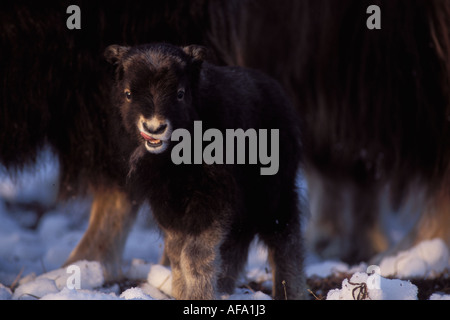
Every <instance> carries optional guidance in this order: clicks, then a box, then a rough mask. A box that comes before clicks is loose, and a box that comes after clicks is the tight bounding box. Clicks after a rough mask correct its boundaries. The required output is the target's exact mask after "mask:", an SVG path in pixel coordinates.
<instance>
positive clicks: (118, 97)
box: [105, 46, 195, 154]
mask: <svg viewBox="0 0 450 320" xmlns="http://www.w3.org/2000/svg"><path fill="white" fill-rule="evenodd" d="M163 49H164V47H163ZM171 49H174V48H173V47H171ZM177 49H178V50H179V52H177V50H175V53H173V54H168V53H166V52H165V51H164V50H161V48H160V47H157V48H156V49H152V48H151V47H146V48H137V49H135V48H127V47H120V46H110V47H108V48H107V50H106V52H105V56H106V57H107V59H108V60H109V61H110V62H112V63H114V64H116V65H117V70H116V86H115V88H114V93H113V99H114V100H115V104H116V105H118V106H119V108H120V113H121V115H122V120H123V125H124V127H125V128H126V130H127V131H128V133H129V134H130V135H131V136H132V137H135V138H136V139H137V141H139V142H140V143H142V144H144V145H145V148H146V149H147V151H148V152H150V153H153V154H159V153H162V152H164V151H166V150H167V149H168V147H169V146H170V144H171V140H170V138H171V134H172V132H173V130H175V129H178V128H187V127H188V126H189V124H192V122H193V118H194V117H195V110H194V107H193V106H192V90H193V86H192V81H193V77H192V66H193V64H192V61H191V56H189V55H188V54H186V53H185V52H184V51H183V50H182V49H179V48H177Z"/></svg>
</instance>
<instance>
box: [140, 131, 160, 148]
mask: <svg viewBox="0 0 450 320" xmlns="http://www.w3.org/2000/svg"><path fill="white" fill-rule="evenodd" d="M140 132H141V136H142V137H143V138H144V139H145V143H146V144H147V146H149V147H151V148H157V147H160V146H162V144H163V142H162V141H161V140H159V139H155V138H153V137H152V136H150V135H148V134H147V133H145V132H142V131H140Z"/></svg>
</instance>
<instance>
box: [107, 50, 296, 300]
mask: <svg viewBox="0 0 450 320" xmlns="http://www.w3.org/2000/svg"><path fill="white" fill-rule="evenodd" d="M105 56H106V58H107V60H108V61H109V62H111V63H113V64H114V65H115V66H116V82H115V85H114V88H113V90H112V101H113V103H114V104H115V106H114V107H115V108H113V109H112V110H111V112H118V113H120V116H121V123H118V124H117V130H119V132H121V133H120V134H122V135H123V136H126V137H127V138H129V145H127V146H124V148H125V149H127V150H128V149H129V148H130V146H132V148H134V152H133V153H132V155H131V157H130V172H129V175H128V178H129V180H128V183H129V186H130V188H131V190H132V193H133V195H134V196H135V197H137V198H139V199H142V200H143V199H146V200H148V201H149V203H150V206H151V208H152V211H153V214H154V216H155V218H156V220H157V222H158V223H159V225H160V227H161V229H162V230H163V231H164V234H165V251H166V254H167V256H168V258H169V260H170V264H171V268H172V272H173V295H174V297H175V298H177V299H214V298H215V297H216V293H217V292H228V293H230V292H232V291H233V289H234V287H235V282H236V279H237V277H238V275H239V273H240V271H241V270H242V269H243V267H244V266H245V263H246V259H247V254H248V249H249V245H250V243H251V241H252V240H253V239H254V237H255V236H256V235H257V236H258V237H259V238H260V239H261V240H262V241H263V242H264V243H265V244H266V245H267V246H268V251H269V260H270V263H271V267H272V272H273V284H274V288H273V295H274V297H275V298H278V299H285V298H288V299H299V298H303V297H304V295H305V284H304V277H303V273H302V240H301V236H300V215H299V208H298V195H297V192H296V186H295V177H296V171H297V169H298V166H299V164H300V160H301V150H300V147H301V145H300V142H299V137H300V134H299V128H298V123H299V121H298V119H297V116H296V113H295V111H294V110H293V109H292V108H291V105H290V104H289V101H288V99H287V98H286V97H285V95H284V94H283V91H282V89H281V87H280V86H279V85H278V83H277V82H276V81H274V80H272V79H271V78H269V77H267V76H265V75H263V74H261V73H259V72H256V71H251V70H248V69H244V68H239V67H218V66H215V65H212V64H209V63H207V62H205V61H204V58H205V49H204V48H203V47H199V46H189V47H185V48H179V47H176V46H172V45H169V44H149V45H141V46H137V47H122V46H118V45H112V46H109V47H108V48H107V49H106V51H105ZM198 124H201V126H202V129H203V130H210V129H211V130H216V131H214V132H216V133H217V132H223V133H224V135H225V132H227V134H228V133H229V129H242V130H241V133H243V134H244V135H245V137H244V138H245V139H246V140H245V141H247V143H246V144H247V146H248V153H247V154H246V156H245V159H244V158H241V160H245V161H241V162H245V164H230V161H226V162H225V161H223V162H222V161H220V159H219V158H216V156H217V154H215V153H217V152H222V151H223V157H222V158H223V159H227V160H230V159H231V157H230V154H232V155H236V156H237V158H238V159H237V161H236V162H237V163H239V157H240V156H239V152H242V150H241V149H242V148H240V147H242V145H241V146H240V147H238V148H234V149H233V148H230V147H229V145H227V146H228V147H225V146H224V147H223V148H222V149H220V148H219V147H218V145H217V144H216V143H219V142H220V141H219V140H220V139H219V137H218V136H215V138H214V139H215V140H214V139H212V138H211V137H209V141H212V140H214V141H212V142H211V145H213V144H216V146H217V148H213V149H216V150H215V151H211V145H209V147H210V149H209V150H210V151H211V156H212V157H213V158H215V159H217V161H212V162H211V161H210V163H206V162H207V161H206V159H203V160H204V161H201V162H200V163H199V162H198V161H197V160H198V155H199V154H198V151H199V149H198V145H197V146H196V145H195V143H198V141H192V142H193V143H192V145H193V147H192V150H193V151H192V154H191V155H192V156H193V161H192V162H191V161H189V159H188V160H186V161H185V162H182V163H181V164H178V163H177V164H176V163H174V162H176V161H174V159H173V157H174V152H175V148H177V149H178V151H179V153H180V154H179V156H180V157H181V158H184V159H187V158H189V156H188V157H187V158H186V154H184V153H185V152H188V150H187V149H185V150H180V144H181V143H184V146H186V145H189V142H188V143H186V141H184V142H182V141H180V142H176V141H175V140H176V139H175V138H174V135H175V133H176V132H177V136H179V137H178V138H177V139H179V138H180V137H181V136H182V135H180V134H178V133H188V134H190V135H191V137H194V138H193V139H192V140H195V139H197V140H198V136H197V137H195V135H198V132H196V130H197V131H198V128H199V127H198ZM265 129H270V132H271V133H274V132H276V133H277V134H278V135H276V136H275V137H278V138H279V141H277V139H271V140H270V141H271V142H269V143H267V145H265V146H264V145H263V144H264V140H265V139H263V138H262V137H261V136H260V137H259V141H258V143H259V145H256V146H255V145H251V144H252V143H254V142H255V140H252V137H251V134H249V132H258V133H262V132H264V131H263V130H265ZM272 129H274V130H272ZM211 130H210V131H209V132H210V133H211V132H213V131H211ZM251 130H254V131H251ZM236 131H237V130H236ZM207 132H208V131H205V135H204V136H203V139H204V140H208V139H207V138H206V136H207V134H206V133H207ZM227 137H228V135H227ZM184 138H185V139H187V138H186V136H185V137H184ZM179 140H180V139H179ZM224 140H225V139H223V141H224ZM236 140H238V138H236ZM266 142H267V141H266ZM224 143H225V142H224ZM205 145H207V144H206V143H205ZM255 147H256V149H255ZM277 147H279V149H277ZM207 148H208V146H206V147H205V151H204V153H203V157H204V156H205V154H206V153H207ZM267 148H268V149H267ZM219 150H222V151H219ZM255 150H258V152H259V154H260V156H261V152H260V151H261V150H265V152H266V153H267V154H269V153H270V152H272V153H275V152H277V151H278V152H279V154H278V156H279V163H278V167H277V170H276V172H275V171H274V172H272V173H271V174H268V175H264V174H261V170H260V169H261V166H258V165H255V164H249V163H251V158H252V157H253V156H254V155H252V152H254V151H255ZM196 152H197V153H196ZM200 152H202V150H200ZM201 155H202V154H200V156H201ZM196 158H197V159H196ZM210 160H211V159H210ZM231 162H233V161H231ZM189 163H192V164H189ZM261 163H262V161H261Z"/></svg>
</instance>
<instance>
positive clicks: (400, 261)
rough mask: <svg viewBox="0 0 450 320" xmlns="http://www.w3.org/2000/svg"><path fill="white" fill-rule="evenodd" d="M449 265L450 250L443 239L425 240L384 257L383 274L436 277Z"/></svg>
mask: <svg viewBox="0 0 450 320" xmlns="http://www.w3.org/2000/svg"><path fill="white" fill-rule="evenodd" d="M448 267H449V251H448V248H447V246H446V244H445V243H444V241H442V240H441V239H433V240H429V241H423V242H421V243H419V244H418V245H417V246H415V247H414V248H412V249H410V250H408V251H402V252H400V253H398V254H397V255H396V256H393V257H388V258H385V259H383V261H382V262H381V263H380V269H381V274H382V275H383V276H394V277H399V278H411V277H413V278H434V277H435V276H436V275H439V274H441V273H443V272H444V271H445V270H446V269H447V268H448Z"/></svg>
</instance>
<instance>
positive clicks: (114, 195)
mask: <svg viewBox="0 0 450 320" xmlns="http://www.w3.org/2000/svg"><path fill="white" fill-rule="evenodd" d="M138 208H139V206H138V205H137V204H133V203H132V201H131V199H130V197H129V195H128V194H127V192H125V191H124V190H123V189H121V188H120V187H118V186H108V187H103V188H100V189H97V190H96V191H95V192H94V200H93V203H92V207H91V216H90V220H89V227H88V229H87V231H86V233H85V234H84V236H83V238H82V239H81V241H80V243H79V244H78V245H77V247H76V248H75V249H74V250H73V251H72V253H71V254H70V256H69V258H68V260H67V261H66V262H65V265H69V264H71V263H74V262H76V261H78V260H92V261H99V262H100V263H101V264H102V266H103V269H104V274H105V279H106V280H107V281H108V280H113V279H117V278H120V277H121V275H122V274H121V268H120V263H121V259H122V253H123V249H124V245H125V242H126V239H127V236H128V233H129V231H130V228H131V226H132V225H133V223H134V221H135V218H136V213H137V211H138Z"/></svg>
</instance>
